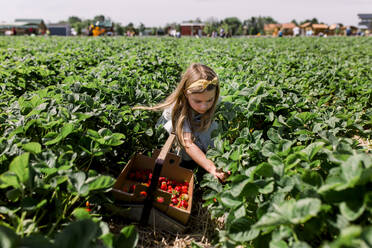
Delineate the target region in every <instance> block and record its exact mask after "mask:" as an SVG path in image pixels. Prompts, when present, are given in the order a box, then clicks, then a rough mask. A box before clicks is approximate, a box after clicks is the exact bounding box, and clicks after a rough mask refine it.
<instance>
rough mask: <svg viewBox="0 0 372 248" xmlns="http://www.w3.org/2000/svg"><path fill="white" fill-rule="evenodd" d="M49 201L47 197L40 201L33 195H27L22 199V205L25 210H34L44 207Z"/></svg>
mask: <svg viewBox="0 0 372 248" xmlns="http://www.w3.org/2000/svg"><path fill="white" fill-rule="evenodd" d="M47 202H48V201H47V200H46V199H43V200H42V201H39V200H36V199H33V198H31V197H26V198H24V199H23V200H22V203H21V206H22V208H23V209H24V210H27V211H33V210H37V209H40V208H42V207H44V206H45V205H46V204H47Z"/></svg>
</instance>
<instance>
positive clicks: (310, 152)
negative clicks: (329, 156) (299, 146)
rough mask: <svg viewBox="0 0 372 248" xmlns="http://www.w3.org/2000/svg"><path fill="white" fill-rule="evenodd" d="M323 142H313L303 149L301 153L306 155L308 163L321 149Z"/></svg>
mask: <svg viewBox="0 0 372 248" xmlns="http://www.w3.org/2000/svg"><path fill="white" fill-rule="evenodd" d="M323 146H324V142H314V143H311V144H310V145H308V146H307V147H306V148H305V149H303V150H302V151H301V152H303V153H305V154H306V155H307V159H308V161H311V160H312V159H313V158H314V156H315V155H316V154H317V153H318V152H319V151H320V150H321V149H322V148H323Z"/></svg>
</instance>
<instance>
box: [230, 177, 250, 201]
mask: <svg viewBox="0 0 372 248" xmlns="http://www.w3.org/2000/svg"><path fill="white" fill-rule="evenodd" d="M249 181H250V179H249V178H247V177H246V176H243V175H241V176H240V177H239V178H235V180H233V181H232V184H231V190H230V191H231V195H232V196H234V197H238V196H239V195H241V194H242V192H243V189H244V187H245V186H246V185H247V184H248V183H249Z"/></svg>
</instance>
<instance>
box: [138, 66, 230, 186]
mask: <svg viewBox="0 0 372 248" xmlns="http://www.w3.org/2000/svg"><path fill="white" fill-rule="evenodd" d="M219 94H220V86H219V81H218V77H217V74H216V73H215V72H214V71H213V70H212V69H211V68H209V67H208V66H206V65H203V64H198V63H194V64H191V65H190V66H189V67H188V68H187V70H186V72H185V73H184V74H183V75H182V78H181V81H180V83H179V84H178V86H177V88H176V90H175V91H174V92H173V93H172V94H171V95H170V96H168V97H167V98H166V100H165V101H164V102H163V103H160V104H158V105H156V106H154V107H135V108H133V109H146V110H155V111H157V110H164V111H163V114H162V117H161V118H160V119H159V121H158V125H159V124H162V125H163V126H164V128H165V129H166V130H167V131H168V133H171V132H175V134H176V137H177V141H178V144H179V145H180V147H181V156H182V162H181V166H183V167H186V168H188V169H194V168H196V167H197V166H200V167H202V168H203V169H204V170H206V171H207V172H209V173H210V174H212V175H213V176H214V177H216V178H218V179H219V180H221V181H222V182H224V181H225V180H226V178H227V176H228V174H227V173H225V172H223V171H221V170H218V169H217V168H216V166H215V164H214V163H213V162H212V161H211V160H209V159H207V157H206V155H205V153H206V151H207V148H208V147H209V146H213V142H212V141H211V133H212V131H213V130H214V129H216V128H217V124H216V123H215V122H212V117H213V114H214V112H215V109H216V105H217V101H218V99H219Z"/></svg>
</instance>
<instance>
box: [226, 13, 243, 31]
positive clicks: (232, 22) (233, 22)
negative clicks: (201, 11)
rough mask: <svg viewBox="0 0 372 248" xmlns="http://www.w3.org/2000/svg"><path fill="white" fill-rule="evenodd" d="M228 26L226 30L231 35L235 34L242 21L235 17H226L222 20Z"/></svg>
mask: <svg viewBox="0 0 372 248" xmlns="http://www.w3.org/2000/svg"><path fill="white" fill-rule="evenodd" d="M222 22H223V23H225V24H226V25H227V26H228V31H226V30H225V31H226V32H229V33H230V34H231V35H236V34H237V32H238V30H239V27H240V26H241V25H242V22H241V21H240V20H239V19H238V18H237V17H227V18H225V19H224V20H223V21H222Z"/></svg>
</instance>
